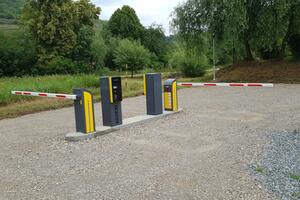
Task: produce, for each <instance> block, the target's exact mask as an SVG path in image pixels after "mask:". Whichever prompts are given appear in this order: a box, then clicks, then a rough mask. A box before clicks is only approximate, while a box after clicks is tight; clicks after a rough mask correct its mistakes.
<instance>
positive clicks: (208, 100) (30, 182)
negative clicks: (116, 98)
mask: <svg viewBox="0 0 300 200" xmlns="http://www.w3.org/2000/svg"><path fill="white" fill-rule="evenodd" d="M179 95H180V103H181V107H182V108H183V109H184V112H183V113H181V114H178V115H173V116H169V117H167V118H164V119H160V120H157V121H154V122H151V123H145V124H142V125H139V126H136V127H133V128H127V129H123V130H121V131H118V132H114V133H111V134H109V135H105V136H102V137H99V138H97V139H94V140H91V141H85V142H80V143H68V142H65V141H64V134H65V133H67V132H70V131H73V130H74V116H73V109H72V108H66V109H61V110H57V111H49V112H42V113H38V114H33V115H27V116H24V117H20V118H16V119H8V120H2V121H0V171H1V173H0V199H251V200H253V199H274V197H271V196H270V195H268V194H267V193H266V192H265V191H264V189H263V187H262V186H260V185H259V183H258V182H256V181H255V180H254V178H253V177H252V176H251V175H250V173H249V165H250V164H252V162H253V161H254V160H255V158H256V157H257V156H258V155H259V154H260V153H261V152H262V148H263V147H264V146H265V144H266V143H267V142H268V141H267V140H266V138H267V137H266V136H267V135H268V134H271V133H274V132H281V131H282V130H290V131H293V130H294V129H298V128H299V127H300V102H299V99H300V85H278V86H276V87H275V88H273V89H272V88H193V89H185V90H181V91H180V92H179ZM123 109H124V115H125V117H130V116H135V115H139V114H142V113H144V112H145V101H144V97H137V98H131V99H127V100H125V102H124V104H123ZM96 110H97V113H96V116H97V121H98V122H100V121H101V116H100V112H99V111H100V107H99V105H97V106H96ZM98 124H99V123H98Z"/></svg>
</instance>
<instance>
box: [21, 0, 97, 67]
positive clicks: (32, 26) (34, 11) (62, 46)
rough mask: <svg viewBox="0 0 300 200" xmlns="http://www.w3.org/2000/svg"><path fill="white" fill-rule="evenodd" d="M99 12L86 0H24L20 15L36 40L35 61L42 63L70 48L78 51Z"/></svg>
mask: <svg viewBox="0 0 300 200" xmlns="http://www.w3.org/2000/svg"><path fill="white" fill-rule="evenodd" d="M99 14H100V9H99V8H96V7H95V6H94V5H93V4H91V3H90V1H89V0H80V1H76V2H73V1H72V0H59V1H58V0H57V1H53V0H28V1H27V3H26V4H25V8H24V12H23V16H22V19H23V23H24V25H25V26H26V27H27V30H28V31H29V32H30V33H31V35H32V37H33V38H34V40H35V42H36V48H37V53H38V58H39V62H40V63H45V62H46V61H48V60H51V59H52V58H54V57H55V56H68V55H70V54H72V53H73V50H74V49H75V51H77V54H80V52H81V51H83V50H84V48H86V45H84V42H83V40H86V39H87V36H86V35H90V34H92V33H87V32H89V31H91V30H92V27H93V26H94V20H95V19H97V18H98V15H99ZM86 27H90V28H88V29H86ZM75 54H76V52H75Z"/></svg>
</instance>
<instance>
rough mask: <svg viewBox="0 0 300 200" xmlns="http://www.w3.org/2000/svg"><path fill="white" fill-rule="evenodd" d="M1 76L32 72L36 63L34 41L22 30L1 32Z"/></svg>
mask: <svg viewBox="0 0 300 200" xmlns="http://www.w3.org/2000/svg"><path fill="white" fill-rule="evenodd" d="M0 43H1V45H0V76H4V75H5V76H22V75H23V74H31V73H32V70H33V69H32V68H31V66H32V65H34V64H35V63H36V59H37V58H36V53H35V50H34V49H35V48H34V44H33V41H32V40H31V38H30V37H29V35H28V34H26V33H25V32H23V31H21V30H13V31H10V32H8V33H1V32H0Z"/></svg>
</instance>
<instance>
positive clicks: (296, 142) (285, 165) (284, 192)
mask: <svg viewBox="0 0 300 200" xmlns="http://www.w3.org/2000/svg"><path fill="white" fill-rule="evenodd" d="M270 141H271V142H270V144H269V145H268V146H267V147H266V150H265V152H264V153H263V155H262V156H261V159H260V160H258V161H257V163H256V164H254V165H252V166H251V169H252V172H253V173H254V174H255V175H256V176H257V179H258V180H259V181H260V182H262V183H263V185H264V187H265V188H266V189H267V190H268V191H269V192H271V193H276V194H277V195H278V196H279V197H280V198H281V199H283V200H294V199H300V133H299V131H298V130H295V131H294V132H292V133H288V132H285V133H281V134H273V135H271V136H270Z"/></svg>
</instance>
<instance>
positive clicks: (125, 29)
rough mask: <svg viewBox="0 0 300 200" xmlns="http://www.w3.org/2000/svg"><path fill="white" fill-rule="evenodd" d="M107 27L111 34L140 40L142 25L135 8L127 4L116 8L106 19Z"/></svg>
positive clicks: (142, 30)
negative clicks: (107, 19)
mask: <svg viewBox="0 0 300 200" xmlns="http://www.w3.org/2000/svg"><path fill="white" fill-rule="evenodd" d="M108 28H109V30H110V32H111V33H112V34H113V36H116V37H120V38H122V39H124V38H131V39H135V40H141V39H142V35H143V32H144V27H143V25H142V24H141V22H140V20H139V18H138V16H137V15H136V13H135V10H134V9H133V8H131V7H129V6H123V7H122V8H121V9H117V10H116V11H115V12H114V13H113V15H112V16H111V18H110V19H109V21H108Z"/></svg>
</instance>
